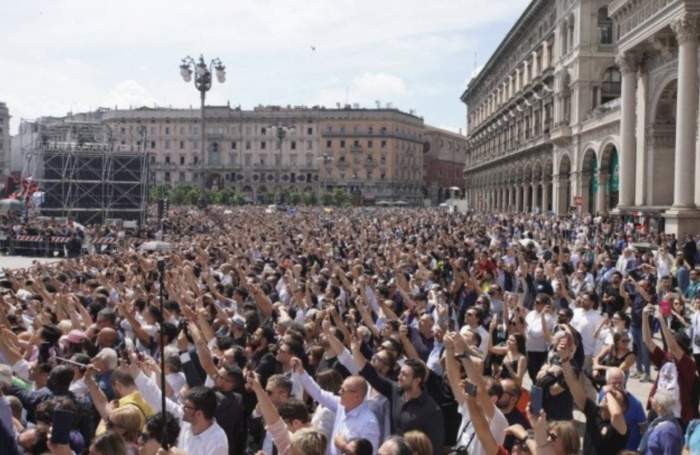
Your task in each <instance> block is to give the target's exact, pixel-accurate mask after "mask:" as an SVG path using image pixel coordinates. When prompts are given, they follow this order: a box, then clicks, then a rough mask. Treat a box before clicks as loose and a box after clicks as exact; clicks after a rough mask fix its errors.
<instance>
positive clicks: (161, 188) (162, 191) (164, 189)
mask: <svg viewBox="0 0 700 455" xmlns="http://www.w3.org/2000/svg"><path fill="white" fill-rule="evenodd" d="M169 195H170V188H169V187H168V186H167V185H157V186H154V187H153V188H151V190H150V192H149V194H148V198H149V199H150V200H151V201H157V200H158V199H163V198H166V197H169Z"/></svg>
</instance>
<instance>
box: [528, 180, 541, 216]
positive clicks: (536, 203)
mask: <svg viewBox="0 0 700 455" xmlns="http://www.w3.org/2000/svg"><path fill="white" fill-rule="evenodd" d="M538 186H539V183H538V182H535V181H534V180H533V181H532V183H530V188H531V190H530V191H532V211H533V212H537V209H538V208H540V198H539V197H538V195H537V187H538Z"/></svg>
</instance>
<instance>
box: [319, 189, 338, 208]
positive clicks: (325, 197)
mask: <svg viewBox="0 0 700 455" xmlns="http://www.w3.org/2000/svg"><path fill="white" fill-rule="evenodd" d="M334 203H335V198H334V197H333V193H331V192H329V191H324V193H323V194H322V195H321V204H323V205H333V204H334Z"/></svg>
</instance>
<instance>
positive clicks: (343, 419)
mask: <svg viewBox="0 0 700 455" xmlns="http://www.w3.org/2000/svg"><path fill="white" fill-rule="evenodd" d="M292 364H293V366H294V375H295V376H296V377H298V378H299V381H300V382H301V384H302V385H303V386H304V390H306V393H308V394H309V395H310V396H311V398H313V399H314V400H315V401H317V402H318V403H319V404H320V405H322V406H325V407H327V408H328V409H330V410H331V411H334V412H335V423H334V424H333V432H332V434H331V440H330V441H329V444H328V446H329V450H328V453H329V454H330V455H340V454H343V453H347V450H348V441H350V440H351V439H353V438H365V439H367V440H368V441H369V442H370V443H371V444H372V449H373V452H374V453H376V451H377V449H378V448H379V433H380V432H379V422H378V421H377V418H376V416H375V415H374V413H373V412H372V410H371V409H370V408H369V406H368V405H367V403H366V402H365V397H366V396H367V382H366V381H365V380H364V379H363V378H361V377H359V376H349V377H347V378H345V380H344V381H343V385H342V386H341V387H340V390H339V393H340V396H337V395H334V394H332V393H330V392H326V391H324V390H322V389H321V387H319V385H318V384H316V381H314V380H313V378H312V377H311V376H309V375H308V373H306V371H305V370H304V367H303V366H302V363H301V360H299V359H298V358H296V357H295V358H293V359H292Z"/></svg>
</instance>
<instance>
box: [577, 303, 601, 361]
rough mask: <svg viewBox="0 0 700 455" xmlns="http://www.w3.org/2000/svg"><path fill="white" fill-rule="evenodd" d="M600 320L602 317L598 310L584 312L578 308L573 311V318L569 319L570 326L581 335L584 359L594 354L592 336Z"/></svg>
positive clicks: (593, 339)
mask: <svg viewBox="0 0 700 455" xmlns="http://www.w3.org/2000/svg"><path fill="white" fill-rule="evenodd" d="M602 320H603V316H602V315H601V314H600V311H599V310H594V309H592V308H591V309H590V310H588V311H586V310H584V309H583V308H580V307H579V308H576V309H574V317H573V318H572V319H571V325H572V326H573V328H575V329H576V330H577V331H578V333H580V334H581V342H582V343H583V354H584V355H585V356H586V357H592V356H593V355H594V354H595V344H596V339H595V337H594V336H593V334H594V333H595V330H596V329H597V328H598V326H599V325H600V323H601V321H602Z"/></svg>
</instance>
